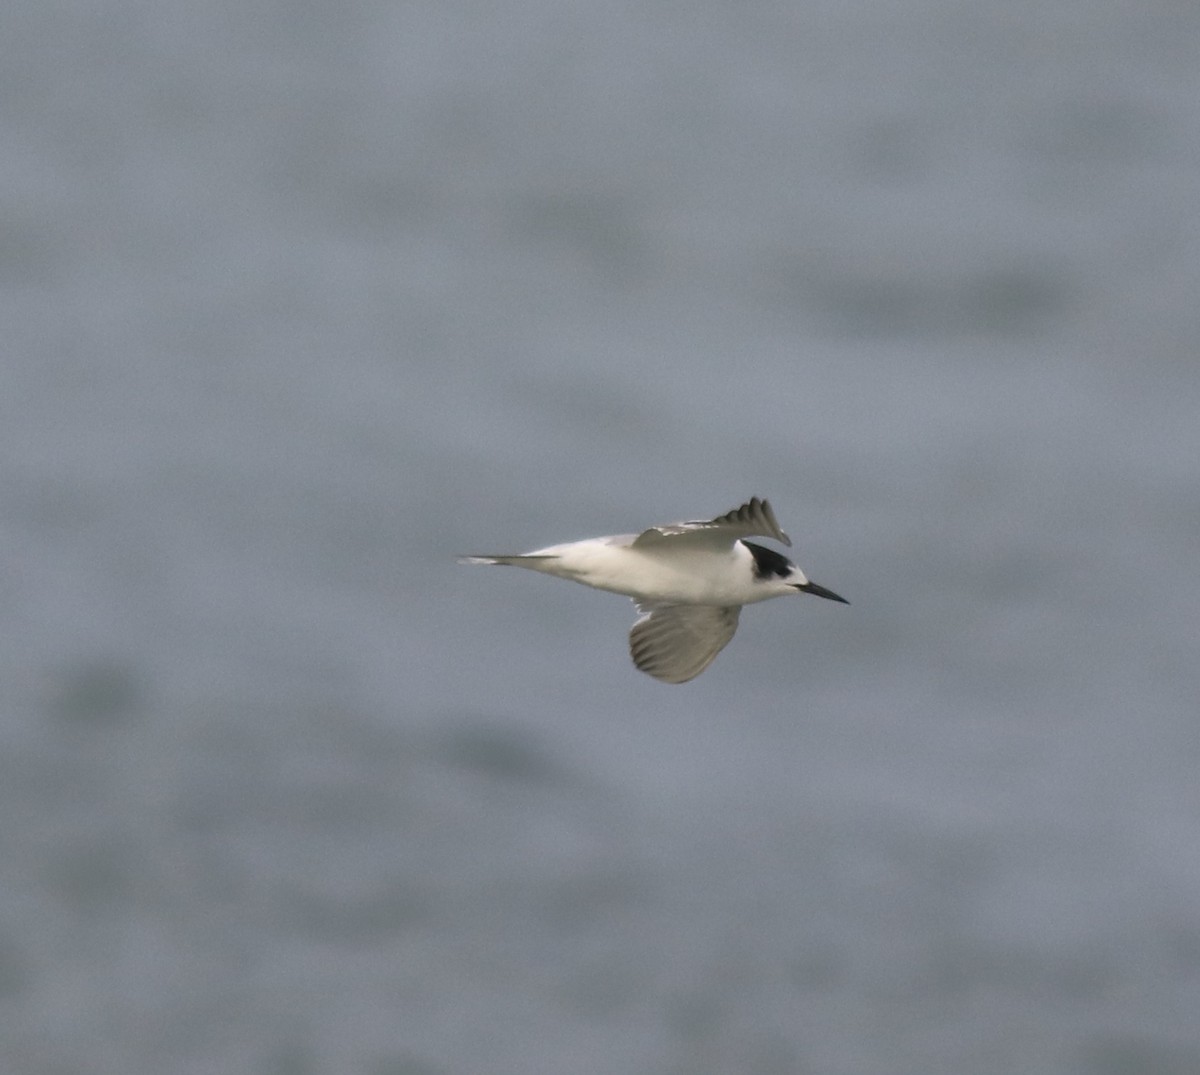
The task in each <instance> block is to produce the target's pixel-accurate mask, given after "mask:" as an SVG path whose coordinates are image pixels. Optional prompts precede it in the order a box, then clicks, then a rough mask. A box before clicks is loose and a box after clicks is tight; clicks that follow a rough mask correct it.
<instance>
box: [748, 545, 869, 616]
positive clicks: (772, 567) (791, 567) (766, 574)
mask: <svg viewBox="0 0 1200 1075" xmlns="http://www.w3.org/2000/svg"><path fill="white" fill-rule="evenodd" d="M743 544H744V545H745V546H746V548H748V549H749V550H750V553H751V555H752V556H753V557H754V581H755V584H756V585H759V586H765V587H768V588H769V589H770V590H771V592H772V593H776V594H784V593H810V594H813V595H814V596H815V597H824V598H825V599H826V600H828V601H840V602H841V603H842V604H843V605H848V604H850V602H849V601H847V600H846V599H845V598H844V597H839V596H838V595H837V594H835V593H834V592H833V591H832V590H827V589H825V587H824V586H820V585H818V584H817V583H815V582H813V581H812V580H810V579H809V577H808V576H807V575H806V574H805V573H804V572H803V571H801V570H800V568H798V567H797V566H796V565H795V564H793V563H792V561H791V560H789V559H788V558H787V557H786V556H784V555H783V554H782V553H778V552H776V551H775V550H774V549H768V548H766V546H764V545H755V544H754V542H752V541H745V542H743Z"/></svg>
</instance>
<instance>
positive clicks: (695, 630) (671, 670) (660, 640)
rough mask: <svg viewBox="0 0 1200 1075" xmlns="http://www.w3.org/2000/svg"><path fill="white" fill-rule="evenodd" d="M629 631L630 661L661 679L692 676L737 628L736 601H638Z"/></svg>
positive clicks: (669, 680)
mask: <svg viewBox="0 0 1200 1075" xmlns="http://www.w3.org/2000/svg"><path fill="white" fill-rule="evenodd" d="M638 611H639V612H641V613H642V616H641V619H639V620H638V621H637V623H635V624H634V625H633V628H632V630H630V632H629V653H630V656H631V657H632V658H633V663H634V664H635V665H637V666H638V668H640V669H641V670H642V671H643V672H645V673H646V674H647V675H650V676H653V677H654V678H655V679H661V680H662V681H663V682H664V683H686V682H687V681H688V680H689V679H695V678H696V677H697V676H698V675H699V674H700V673H701V672H703V671H704V669H706V668H707V667H708V666H709V665H710V664H712V661H713V658H714V657H716V655H717V654H718V653H720V652H721V650H723V649H724V648H725V646H726V644H727V643H728V642H729V640H730V639H731V638H732V637H733V633H734V631H736V630H737V625H738V613H740V612H741V611H742V610H741V607H740V606H739V605H731V606H725V607H722V606H717V605H638Z"/></svg>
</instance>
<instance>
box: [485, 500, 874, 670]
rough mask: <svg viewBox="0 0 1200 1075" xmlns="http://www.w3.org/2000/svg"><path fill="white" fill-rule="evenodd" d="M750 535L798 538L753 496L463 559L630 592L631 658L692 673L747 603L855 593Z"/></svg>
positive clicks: (727, 635) (716, 649)
mask: <svg viewBox="0 0 1200 1075" xmlns="http://www.w3.org/2000/svg"><path fill="white" fill-rule="evenodd" d="M748 537H768V538H772V539H774V540H775V541H779V542H782V543H783V544H784V545H788V546H790V545H791V544H792V541H791V538H789V537H788V536H787V534H785V533H784V532H783V531H782V530H781V529H780V528H779V523H778V522H776V521H775V512H774V511H772V510H771V505H770V504H769V503H768V502H767V501H766V500H762V499H760V498H758V497H751V499H750V500H748V501H746V503H745V504H743V505H742V506H741V507H740V508H735V509H734V510H733V511H730V512H727V513H726V514H724V515H718V516H717V517H716V518H715V519H709V520H707V521H706V522H704V521H702V522H684V523H671V524H669V525H665V526H652V527H650V528H649V529H648V530H643V531H642V532H641V533H640V534H613V535H611V536H608V537H595V538H587V539H585V540H584V541H572V542H568V543H567V544H565V545H550V546H548V547H547V548H544V549H534V550H533V551H532V552H526V553H521V554H520V555H517V556H464V557H462V558H461V562H462V563H468V564H509V565H512V566H514V567H525V568H528V569H529V570H531V571H540V572H542V574H545V575H555V576H557V577H558V578H560V579H570V580H571V581H573V582H581V583H583V585H585V586H591V587H594V588H595V589H597V590H609V591H611V592H612V593H619V594H625V596H627V597H632V598H633V600H634V601H635V602H636V604H637V610H638V612H639V613H640V616H639V618H638V620H637V622H636V623H635V624H634V625H633V628H632V629H631V630H630V632H629V652H630V655H631V656H632V658H633V663H634V664H635V665H636V666H637V667H638V668H639V669H641V671H643V672H645V673H646V674H647V675H650V676H653V677H654V678H655V679H661V680H663V681H664V682H666V683H686V682H687V681H688V680H690V679H695V678H696V676H698V675H699V674H700V673H701V672H703V671H704V669H706V668H707V667H708V666H709V665H710V664H712V661H713V658H714V657H716V655H717V654H718V653H720V652H721V650H722V649H724V648H725V646H726V644H727V643H728V642H729V640H730V639H731V638H733V633H734V631H736V630H737V625H738V615H739V614H740V613H741V611H742V606H743V605H750V604H753V603H754V602H756V601H765V600H767V599H768V598H770V597H782V596H783V595H784V594H796V593H809V594H814V595H816V596H817V597H824V598H827V599H828V600H830V601H840V602H841V603H842V604H844V605H848V604H849V603H850V602H849V601H847V600H846V599H845V598H844V597H839V596H838V595H837V594H835V593H834V592H833V591H832V590H827V589H825V587H824V586H818V585H817V584H816V583H815V582H812V581H810V580H809V578H808V576H807V575H805V574H804V572H803V571H801V570H800V568H798V567H797V566H796V565H795V564H793V563H792V562H791V561H790V560H789V559H787V557H785V556H784V555H782V554H781V553H778V552H776V551H775V550H774V549H768V548H767V547H766V546H765V545H756V544H755V543H754V542H752V541H746V540H744V539H745V538H748Z"/></svg>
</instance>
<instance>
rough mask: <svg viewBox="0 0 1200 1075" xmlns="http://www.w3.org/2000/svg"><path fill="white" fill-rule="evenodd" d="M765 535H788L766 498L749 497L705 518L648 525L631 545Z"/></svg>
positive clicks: (782, 537)
mask: <svg viewBox="0 0 1200 1075" xmlns="http://www.w3.org/2000/svg"><path fill="white" fill-rule="evenodd" d="M743 537H769V538H774V539H775V540H776V541H781V542H783V544H785V545H791V543H792V539H791V538H790V537H788V536H787V534H785V533H784V532H783V531H782V530H781V529H780V527H779V523H778V522H777V521H776V519H775V512H773V511H772V510H771V505H770V503H769V502H768V501H766V500H762V499H760V498H759V497H756V496H755V497H751V498H750V499H749V500H747V501H746V503H745V504H743V505H742V506H741V507H740V508H734V509H733V511H729V512H726V513H725V514H724V515H718V516H717V517H716V518H715V519H709V520H708V521H707V522H687V523H672V524H671V525H669V526H652V527H650V529H649V530H643V531H642V532H641V533H640V534H638V536H637V537H636V538H635V539H634V542H633V544H634V546H635V547H637V546H641V545H654V544H658V543H659V542H676V541H687V540H691V541H701V542H705V543H707V544H712V545H722V544H729V545H732V544H733V543H734V542H735V541H736V540H737V539H738V538H743Z"/></svg>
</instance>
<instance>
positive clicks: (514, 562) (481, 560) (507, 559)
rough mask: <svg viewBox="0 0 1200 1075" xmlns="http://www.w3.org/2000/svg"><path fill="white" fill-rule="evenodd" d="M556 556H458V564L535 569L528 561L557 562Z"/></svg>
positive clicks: (533, 564)
mask: <svg viewBox="0 0 1200 1075" xmlns="http://www.w3.org/2000/svg"><path fill="white" fill-rule="evenodd" d="M557 559H558V557H557V556H460V557H459V558H458V562H459V563H460V564H507V565H509V566H511V567H535V566H536V564H535V563H530V561H542V560H557Z"/></svg>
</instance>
